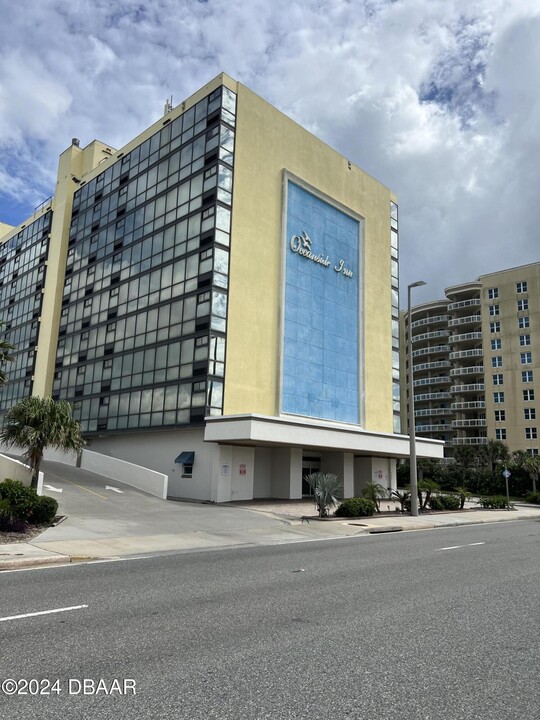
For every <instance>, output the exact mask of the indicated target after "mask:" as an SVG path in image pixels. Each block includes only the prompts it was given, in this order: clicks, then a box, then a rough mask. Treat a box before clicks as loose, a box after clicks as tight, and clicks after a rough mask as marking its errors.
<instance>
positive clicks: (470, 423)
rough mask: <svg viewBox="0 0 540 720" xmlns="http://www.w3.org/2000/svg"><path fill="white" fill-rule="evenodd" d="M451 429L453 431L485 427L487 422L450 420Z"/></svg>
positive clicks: (481, 419) (480, 420) (484, 420)
mask: <svg viewBox="0 0 540 720" xmlns="http://www.w3.org/2000/svg"><path fill="white" fill-rule="evenodd" d="M452 427H453V428H454V429H458V428H468V427H487V420H486V418H474V419H472V420H452Z"/></svg>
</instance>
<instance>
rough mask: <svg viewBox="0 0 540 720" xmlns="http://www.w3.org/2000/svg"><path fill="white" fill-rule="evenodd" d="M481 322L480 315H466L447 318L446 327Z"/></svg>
mask: <svg viewBox="0 0 540 720" xmlns="http://www.w3.org/2000/svg"><path fill="white" fill-rule="evenodd" d="M481 322H482V316H481V315H467V316H466V317H462V318H454V319H453V320H449V321H448V327H457V326H458V325H479V324H480V323H481Z"/></svg>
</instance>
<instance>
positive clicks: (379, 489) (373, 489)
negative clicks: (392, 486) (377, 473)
mask: <svg viewBox="0 0 540 720" xmlns="http://www.w3.org/2000/svg"><path fill="white" fill-rule="evenodd" d="M362 495H363V497H365V498H368V499H369V500H372V501H373V502H374V503H375V508H376V510H377V512H378V513H380V512H381V499H382V498H385V497H388V490H387V489H386V488H385V487H384V485H381V484H380V483H376V482H372V481H371V482H368V484H367V485H366V486H365V487H364V488H363V489H362Z"/></svg>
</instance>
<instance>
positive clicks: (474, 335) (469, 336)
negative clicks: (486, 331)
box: [448, 332, 482, 344]
mask: <svg viewBox="0 0 540 720" xmlns="http://www.w3.org/2000/svg"><path fill="white" fill-rule="evenodd" d="M481 339H482V333H481V332H470V333H463V334H460V335H450V337H449V338H448V342H450V343H452V344H455V343H470V342H478V340H481Z"/></svg>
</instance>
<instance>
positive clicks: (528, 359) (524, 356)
mask: <svg viewBox="0 0 540 720" xmlns="http://www.w3.org/2000/svg"><path fill="white" fill-rule="evenodd" d="M531 363H532V352H524V353H521V364H522V365H530V364H531Z"/></svg>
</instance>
